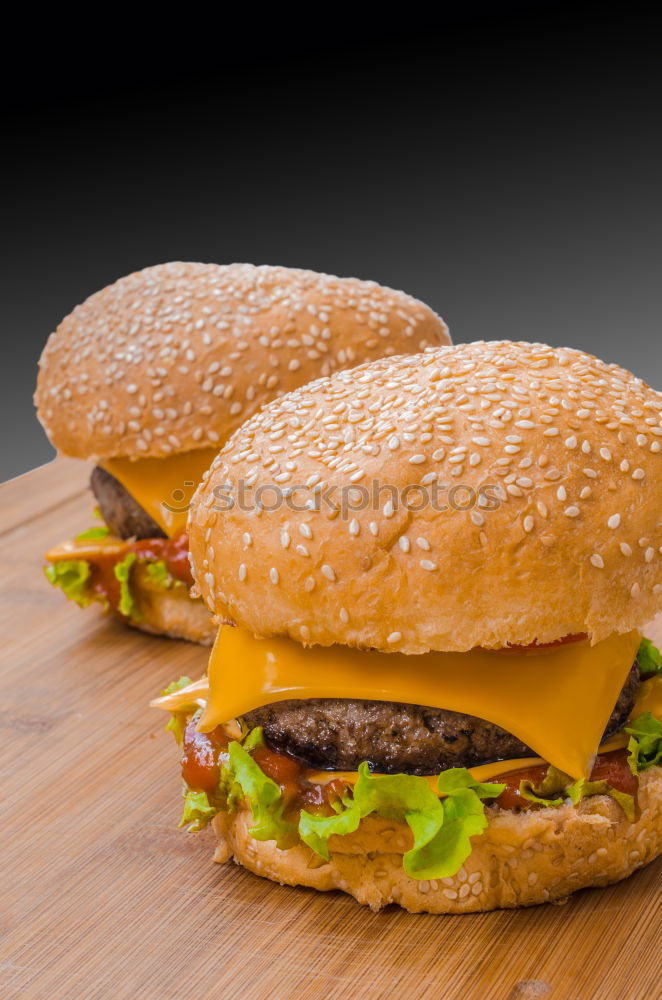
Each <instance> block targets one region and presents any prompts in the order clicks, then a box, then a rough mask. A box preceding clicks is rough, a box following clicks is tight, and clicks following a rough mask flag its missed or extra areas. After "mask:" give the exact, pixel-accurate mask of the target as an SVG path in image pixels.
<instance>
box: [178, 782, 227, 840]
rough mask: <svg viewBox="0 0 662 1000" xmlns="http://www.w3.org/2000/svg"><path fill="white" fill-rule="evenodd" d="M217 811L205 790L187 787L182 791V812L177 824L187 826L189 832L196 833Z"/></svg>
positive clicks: (202, 828)
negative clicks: (191, 789) (199, 790)
mask: <svg viewBox="0 0 662 1000" xmlns="http://www.w3.org/2000/svg"><path fill="white" fill-rule="evenodd" d="M217 812H218V809H217V808H216V807H215V806H213V805H212V804H211V802H210V801H209V798H208V797H207V793H206V792H192V791H190V789H189V790H187V791H186V792H185V793H184V812H183V813H182V818H181V820H180V821H179V826H180V827H182V826H188V830H189V833H198V832H199V831H200V830H204V828H205V827H206V826H207V824H208V823H209V821H210V820H212V819H213V818H214V816H215V815H216V813H217Z"/></svg>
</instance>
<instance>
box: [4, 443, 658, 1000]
mask: <svg viewBox="0 0 662 1000" xmlns="http://www.w3.org/2000/svg"><path fill="white" fill-rule="evenodd" d="M88 471H89V470H87V469H86V468H85V466H84V464H83V463H79V462H71V461H62V460H58V461H56V462H54V463H51V464H50V465H48V466H44V467H43V468H41V469H37V470H36V471H35V472H32V473H29V474H28V475H26V476H22V477H21V478H19V479H17V480H14V481H12V482H11V483H8V484H6V485H5V486H3V487H1V488H0V493H1V500H2V521H1V522H0V534H2V574H1V586H2V606H1V614H2V626H3V631H2V678H1V683H2V686H1V689H0V697H1V699H2V713H1V716H0V718H1V721H2V725H1V728H0V732H1V738H2V754H3V782H2V785H3V794H2V802H1V809H2V819H1V824H2V826H1V830H2V854H3V872H4V886H3V889H2V916H1V918H0V921H1V922H0V927H1V931H2V942H1V955H0V997H2V998H3V1000H4V998H7V1000H14V998H16V1000H19V998H20V1000H32V998H36V1000H37V998H38V1000H46V998H48V1000H59V998H76V1000H81V998H84V1000H88V998H89V1000H92V998H102V997H103V998H106V997H108V998H112V1000H193V998H195V1000H206V998H226V997H227V998H241V1000H267V998H269V1000H290V998H294V997H296V998H297V1000H313V998H314V1000H318V998H320V1000H321V998H324V1000H337V998H346V997H350V998H353V997H358V998H365V1000H382V998H387V997H401V998H404V1000H419V998H420V1000H436V998H443V1000H468V998H477V1000H516V998H517V1000H533V998H542V997H544V998H549V1000H591V998H596V1000H598V998H599V1000H612V998H613V1000H638V998H646V1000H655V998H659V997H660V996H662V993H661V992H660V981H661V976H660V972H661V970H660V937H661V936H660V929H661V928H660V912H659V901H660V887H661V883H662V867H661V866H660V862H659V861H658V862H657V863H654V864H652V865H650V866H648V867H647V868H645V869H642V870H641V871H640V872H638V873H637V874H636V875H634V876H633V877H632V878H630V879H629V880H627V881H626V882H624V883H622V884H620V885H618V886H614V887H612V888H608V889H600V890H585V891H583V892H581V893H578V894H577V895H576V896H574V897H572V898H571V899H570V900H569V901H568V902H567V903H566V904H564V905H562V906H550V905H547V906H539V907H534V908H532V909H528V910H518V911H501V912H495V913H488V914H478V915H473V916H462V917H433V916H429V915H417V916H413V915H410V914H407V913H404V912H403V911H400V910H398V909H396V908H394V907H391V908H388V909H387V910H385V911H382V912H381V913H378V914H373V913H371V912H370V911H369V910H367V909H365V908H363V907H360V906H359V905H358V904H357V903H355V902H354V901H353V900H352V899H350V898H349V897H347V896H344V895H343V894H341V893H335V892H334V893H327V894H320V893H315V892H313V891H309V890H304V889H291V888H287V887H281V886H278V885H275V884H272V883H270V882H267V881H265V880H262V879H258V878H256V877H255V876H253V875H251V874H250V873H248V872H246V871H244V870H242V869H240V868H237V867H236V866H234V865H225V866H219V865H215V864H213V862H212V860H211V854H212V840H211V836H210V835H209V834H206V833H203V834H198V835H187V834H185V833H184V832H182V831H180V830H177V829H176V824H177V821H178V819H179V814H180V808H181V805H180V801H181V800H180V782H179V776H178V767H177V756H178V755H177V749H176V747H175V745H174V742H173V741H172V739H171V738H170V736H169V735H168V734H164V732H163V725H164V719H163V716H162V715H161V714H160V713H158V712H156V711H153V710H150V709H148V707H147V702H148V701H149V699H150V698H151V697H152V696H154V695H155V694H156V693H158V691H159V690H160V689H161V688H163V687H164V686H165V685H166V684H167V683H168V682H169V681H170V680H172V679H173V678H175V677H178V676H180V675H181V674H188V675H189V676H192V677H197V676H199V675H200V674H202V672H203V670H204V667H205V660H206V656H207V653H206V651H205V650H204V649H202V648H200V647H197V646H192V645H188V644H186V643H180V642H173V641H169V640H165V639H164V640H161V639H154V638H150V637H147V636H143V635H142V634H140V633H138V632H134V631H132V630H130V629H127V628H123V627H122V626H120V625H119V624H116V623H114V622H113V621H111V620H109V619H107V618H104V617H103V616H102V615H101V613H100V612H99V611H98V609H97V608H88V609H86V610H85V611H82V610H80V609H78V608H77V607H75V606H74V605H72V604H70V603H68V602H67V601H65V600H64V598H63V596H62V594H61V593H59V592H58V591H56V590H55V589H53V588H51V587H50V586H49V584H48V583H47V581H46V580H45V578H44V577H43V575H42V572H41V568H40V567H41V562H42V558H41V557H42V553H43V551H44V550H45V549H46V548H47V547H48V546H50V545H51V544H53V543H55V542H58V541H61V540H63V539H64V538H67V537H69V536H71V535H72V534H73V533H75V532H77V531H80V530H82V529H83V528H85V527H88V526H89V524H90V523H91V510H92V499H91V496H90V494H89V493H87V491H86V489H85V481H86V477H87V474H88ZM655 632H656V633H657V636H658V638H659V639H662V622H660V621H658V626H657V627H656V628H655ZM649 634H651V635H652V634H653V632H652V631H651V630H649Z"/></svg>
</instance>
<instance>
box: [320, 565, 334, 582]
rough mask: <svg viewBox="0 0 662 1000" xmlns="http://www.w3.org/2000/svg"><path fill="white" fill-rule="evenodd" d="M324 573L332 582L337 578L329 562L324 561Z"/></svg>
mask: <svg viewBox="0 0 662 1000" xmlns="http://www.w3.org/2000/svg"><path fill="white" fill-rule="evenodd" d="M322 575H323V576H325V577H326V578H327V580H331V582H332V583H333V582H334V581H335V579H336V574H335V571H334V569H333V567H332V566H329V564H328V563H324V565H323V566H322Z"/></svg>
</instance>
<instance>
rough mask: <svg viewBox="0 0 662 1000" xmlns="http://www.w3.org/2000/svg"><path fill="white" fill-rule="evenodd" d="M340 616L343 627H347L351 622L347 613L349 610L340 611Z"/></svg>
mask: <svg viewBox="0 0 662 1000" xmlns="http://www.w3.org/2000/svg"><path fill="white" fill-rule="evenodd" d="M339 615H340V621H341V622H342V623H343V625H346V624H347V622H348V621H349V613H348V611H347V608H341V609H340V611H339Z"/></svg>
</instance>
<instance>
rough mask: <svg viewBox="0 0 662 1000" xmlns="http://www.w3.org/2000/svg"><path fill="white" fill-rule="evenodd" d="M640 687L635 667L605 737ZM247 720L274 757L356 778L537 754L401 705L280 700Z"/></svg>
mask: <svg viewBox="0 0 662 1000" xmlns="http://www.w3.org/2000/svg"><path fill="white" fill-rule="evenodd" d="M638 687H639V664H638V663H637V661H636V660H635V662H634V664H633V666H632V669H631V671H630V673H629V675H628V678H627V680H626V682H625V685H624V686H623V690H622V691H621V693H620V695H619V698H618V701H617V703H616V707H615V708H614V711H613V712H612V714H611V718H610V719H609V722H608V724H607V728H606V730H605V736H609V735H611V734H612V733H615V732H618V730H619V729H622V727H623V726H624V725H625V723H626V721H627V719H628V718H629V716H630V713H631V711H632V706H633V705H634V701H635V698H636V695H637V689H638ZM244 721H245V723H246V725H248V726H249V727H250V728H254V727H255V726H262V727H263V731H264V738H265V741H266V743H267V744H268V746H270V747H271V748H272V750H277V751H279V752H281V753H285V754H287V755H288V756H289V757H293V758H295V759H296V760H299V761H302V762H303V763H305V764H307V765H309V766H310V767H316V768H320V769H324V770H338V771H345V770H346V771H355V770H356V768H357V767H358V765H359V764H360V763H361V762H362V761H364V760H367V761H369V763H370V765H371V767H372V769H373V770H375V771H378V772H382V773H385V774H438V773H439V771H442V770H444V769H445V768H448V767H473V766H475V765H477V764H484V763H487V762H489V761H493V760H506V759H509V758H514V757H530V756H532V755H534V754H533V751H532V750H531V748H530V747H528V746H526V744H525V743H522V742H521V740H518V739H517V738H516V737H515V736H513V735H512V734H511V733H508V732H506V730H505V729H501V728H500V727H499V726H495V725H494V724H493V723H491V722H486V721H485V720H484V719H477V718H476V717H475V716H472V715H463V714H462V713H460V712H449V711H446V710H445V709H439V708H426V707H425V706H424V705H405V704H402V703H401V702H391V701H353V700H351V699H346V698H312V699H310V700H308V701H294V700H293V701H281V702H277V703H276V704H273V705H265V706H264V707H263V708H257V709H255V710H254V711H252V712H249V713H248V714H247V715H245V716H244Z"/></svg>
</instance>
